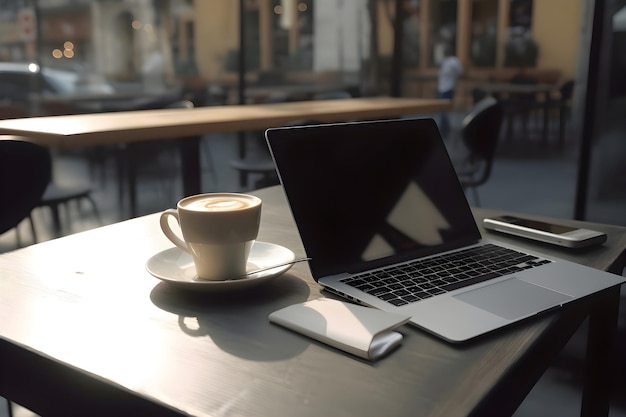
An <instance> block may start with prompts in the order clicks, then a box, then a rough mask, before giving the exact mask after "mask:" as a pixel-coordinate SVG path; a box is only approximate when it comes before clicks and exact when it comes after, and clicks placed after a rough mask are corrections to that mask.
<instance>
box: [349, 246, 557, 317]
mask: <svg viewBox="0 0 626 417" xmlns="http://www.w3.org/2000/svg"><path fill="white" fill-rule="evenodd" d="M550 262H552V261H550V260H548V259H542V258H538V257H536V256H532V255H529V254H526V253H522V252H518V251H515V250H512V249H508V248H504V247H501V246H497V245H493V244H487V245H484V246H479V247H475V248H470V249H464V250H461V251H459V252H454V253H449V254H445V255H440V256H436V257H433V258H428V259H422V260H416V261H413V262H411V263H408V264H402V265H396V266H393V267H389V268H385V269H379V270H376V271H371V272H366V273H363V274H358V275H354V276H351V277H349V278H345V279H342V280H341V282H342V283H344V284H347V285H350V286H352V287H355V288H358V289H359V290H361V291H364V292H366V293H368V294H371V295H373V296H376V297H378V298H380V299H381V300H384V301H387V302H388V303H391V304H393V305H396V306H402V305H405V304H409V303H413V302H416V301H419V300H423V299H426V298H430V297H432V296H434V295H438V294H443V293H445V292H449V291H454V290H457V289H459V288H463V287H467V286H469V285H473V284H477V283H479V282H484V281H487V280H490V279H493V278H497V277H501V276H503V275H507V274H511V273H514V272H519V271H523V270H524V269H530V268H535V267H537V266H540V265H543V264H546V263H550Z"/></svg>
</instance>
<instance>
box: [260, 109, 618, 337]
mask: <svg viewBox="0 0 626 417" xmlns="http://www.w3.org/2000/svg"><path fill="white" fill-rule="evenodd" d="M266 138H267V142H268V145H269V148H270V151H271V153H272V157H273V159H274V163H275V164H276V168H277V171H278V174H279V178H280V181H281V184H282V185H283V187H284V190H285V194H286V197H287V200H288V201H289V205H290V208H291V211H292V214H293V216H294V219H295V221H296V224H297V227H298V230H299V233H300V236H301V239H302V242H303V245H304V248H305V250H306V252H307V256H309V257H310V258H311V260H310V261H309V267H310V269H311V273H312V275H313V278H314V279H315V280H316V281H317V282H318V283H319V284H320V285H322V286H324V287H325V289H327V290H328V291H330V292H332V293H335V294H338V295H340V296H342V297H344V298H346V299H348V300H351V301H354V302H358V303H361V304H364V305H368V306H372V307H375V308H379V309H381V310H385V311H392V312H398V313H401V314H407V315H410V316H411V317H412V318H411V323H412V324H414V325H415V326H418V327H419V328H421V329H423V330H426V331H428V332H430V333H432V334H435V335H437V336H439V337H441V338H443V339H445V340H447V341H450V342H463V341H467V340H470V339H473V338H475V337H477V336H479V335H482V334H485V333H489V332H491V331H493V330H496V329H498V328H501V327H504V326H507V325H509V324H512V323H515V322H517V321H519V320H522V319H525V318H528V317H531V316H533V315H535V314H537V313H540V312H544V311H547V310H550V309H553V308H557V307H559V306H561V305H563V304H565V303H567V302H571V301H573V300H576V299H578V298H581V297H584V296H587V295H590V294H592V293H594V292H597V291H599V290H602V289H606V288H609V287H612V286H616V285H620V284H622V283H623V282H625V280H624V279H623V278H622V277H620V276H617V275H614V274H610V273H606V272H603V271H599V270H596V269H592V268H588V267H585V266H582V265H578V264H574V263H571V262H567V261H565V260H558V259H554V258H550V257H547V256H545V255H541V254H539V253H529V252H528V251H526V250H522V249H519V248H515V247H512V246H510V245H503V244H501V243H495V242H491V241H488V240H486V239H483V238H482V237H481V234H480V232H479V230H478V227H477V225H476V222H475V220H474V217H473V215H472V212H471V210H470V207H469V205H468V202H467V200H466V198H465V194H464V192H463V189H462V187H461V185H460V184H459V181H458V178H457V176H456V173H455V171H454V168H453V166H452V164H451V162H450V158H449V156H448V153H447V151H446V149H445V145H444V143H443V141H442V139H441V136H440V134H439V131H438V129H437V125H436V123H435V122H434V120H432V119H397V120H384V121H371V122H351V123H337V124H322V125H311V126H298V127H285V128H275V129H268V130H267V131H266ZM494 251H495V252H496V253H495V259H496V261H495V262H496V263H494V264H490V262H492V260H491V258H492V257H494V255H493V252H494ZM500 261H501V262H500ZM498 262H499V263H498ZM495 265H497V267H496V266H495ZM389 268H392V271H388V269H389ZM490 268H491V269H490ZM459 271H460V273H459ZM494 271H496V272H494ZM468 274H474V275H472V276H471V277H470V278H467V277H465V276H466V275H468ZM435 275H436V276H435ZM424 276H428V277H429V279H430V281H428V283H425V282H423V281H421V280H422V279H424ZM433 276H435V278H436V279H434V280H432V277H433ZM456 277H460V278H459V279H458V280H456V281H454V280H455V279H457V278H456ZM381 280H382V281H381ZM433 283H435V284H433ZM424 287H426V288H424Z"/></svg>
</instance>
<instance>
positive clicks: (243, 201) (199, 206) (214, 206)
mask: <svg viewBox="0 0 626 417" xmlns="http://www.w3.org/2000/svg"><path fill="white" fill-rule="evenodd" d="M254 205H255V202H254V201H253V200H250V199H247V198H245V197H233V196H220V197H210V198H202V199H198V200H192V201H189V202H188V204H186V206H185V208H187V209H189V210H194V211H213V212H215V211H233V210H241V209H245V208H248V207H252V206H254Z"/></svg>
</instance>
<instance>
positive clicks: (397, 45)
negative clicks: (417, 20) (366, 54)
mask: <svg viewBox="0 0 626 417" xmlns="http://www.w3.org/2000/svg"><path fill="white" fill-rule="evenodd" d="M403 2H404V1H403V0H396V1H395V8H396V18H395V19H394V22H393V58H392V60H391V74H390V76H391V96H392V97H400V96H401V95H402V94H401V89H402V48H403V44H404V18H405V16H404V15H405V13H404V8H403V7H402V3H403Z"/></svg>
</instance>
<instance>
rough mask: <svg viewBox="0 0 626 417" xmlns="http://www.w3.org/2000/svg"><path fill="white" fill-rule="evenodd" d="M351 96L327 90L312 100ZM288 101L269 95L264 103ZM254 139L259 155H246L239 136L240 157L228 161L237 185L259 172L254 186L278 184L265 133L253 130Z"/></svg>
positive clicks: (297, 123)
mask: <svg viewBox="0 0 626 417" xmlns="http://www.w3.org/2000/svg"><path fill="white" fill-rule="evenodd" d="M347 98H352V95H351V94H350V93H349V92H347V91H339V90H338V91H329V92H325V93H319V94H316V95H314V100H341V99H347ZM285 101H288V98H287V97H284V96H276V97H271V98H270V99H269V100H267V101H266V103H282V102H285ZM317 123H319V122H318V121H315V120H297V121H293V122H290V123H286V124H284V125H283V126H303V125H310V124H317ZM254 135H255V137H254V139H256V140H257V145H258V148H259V149H260V150H261V151H260V155H256V156H254V157H252V158H250V157H246V154H245V153H246V152H245V149H246V143H245V139H246V138H245V137H240V139H239V148H240V150H243V151H244V152H240V156H241V157H240V158H239V159H234V160H232V161H230V166H231V167H233V168H234V169H236V170H237V171H239V185H240V186H241V187H247V186H248V175H250V174H261V175H262V177H261V178H260V179H259V180H257V181H256V183H255V184H254V187H255V188H262V187H269V186H272V185H277V184H279V182H280V181H279V179H278V175H277V173H276V167H275V166H274V161H272V158H271V156H270V154H269V149H268V148H267V145H266V144H265V133H264V132H255V133H254Z"/></svg>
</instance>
